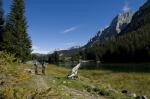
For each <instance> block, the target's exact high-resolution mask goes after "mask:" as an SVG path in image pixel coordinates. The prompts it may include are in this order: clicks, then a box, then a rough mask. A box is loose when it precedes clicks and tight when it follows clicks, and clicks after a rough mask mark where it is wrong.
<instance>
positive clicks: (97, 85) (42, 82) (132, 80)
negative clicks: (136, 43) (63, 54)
mask: <svg viewBox="0 0 150 99" xmlns="http://www.w3.org/2000/svg"><path fill="white" fill-rule="evenodd" d="M0 67H3V69H1V71H0V72H1V76H0V79H1V80H0V83H1V84H0V87H1V89H0V96H1V97H2V99H7V98H11V99H16V98H19V99H20V98H21V99H25V98H42V99H43V98H45V97H49V98H60V99H70V98H73V97H76V98H77V99H83V98H85V97H87V99H94V98H100V99H132V97H128V96H126V95H124V94H122V93H121V91H122V90H128V91H130V92H132V93H136V95H137V96H140V95H146V96H147V97H148V98H150V96H149V92H150V87H149V86H148V84H149V83H150V73H144V72H114V71H111V70H79V79H78V80H71V79H67V78H66V75H67V74H68V72H69V71H70V69H68V68H64V67H58V66H57V65H47V69H46V76H44V75H42V74H41V67H40V68H39V75H35V74H34V67H33V65H27V64H16V63H14V64H11V65H10V64H9V65H5V67H4V65H0ZM2 82H3V83H2ZM141 85H142V86H141Z"/></svg>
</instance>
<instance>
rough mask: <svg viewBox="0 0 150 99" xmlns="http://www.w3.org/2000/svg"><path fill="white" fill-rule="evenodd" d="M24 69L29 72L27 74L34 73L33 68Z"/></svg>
mask: <svg viewBox="0 0 150 99" xmlns="http://www.w3.org/2000/svg"><path fill="white" fill-rule="evenodd" d="M24 71H25V72H27V73H29V74H32V73H34V72H33V70H31V69H24Z"/></svg>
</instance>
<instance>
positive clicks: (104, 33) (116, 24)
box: [87, 11, 134, 45]
mask: <svg viewBox="0 0 150 99" xmlns="http://www.w3.org/2000/svg"><path fill="white" fill-rule="evenodd" d="M133 15H134V13H133V12H132V11H129V12H123V13H120V14H118V15H117V16H116V17H115V18H114V19H113V20H112V22H111V24H110V25H109V26H107V27H105V28H104V29H101V30H99V31H98V32H97V34H96V35H95V36H94V37H93V38H92V39H91V40H90V41H89V42H88V44H87V45H93V44H95V43H98V42H99V41H101V40H103V39H105V38H109V37H112V36H116V35H118V34H119V33H120V32H121V31H122V30H123V29H124V28H125V27H126V26H127V25H128V24H129V23H130V22H131V20H132V17H133Z"/></svg>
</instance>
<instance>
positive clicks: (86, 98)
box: [63, 86, 106, 99]
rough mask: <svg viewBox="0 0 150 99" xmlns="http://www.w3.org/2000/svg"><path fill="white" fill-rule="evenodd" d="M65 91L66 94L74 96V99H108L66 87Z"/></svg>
mask: <svg viewBox="0 0 150 99" xmlns="http://www.w3.org/2000/svg"><path fill="white" fill-rule="evenodd" d="M63 87H64V89H65V93H69V94H71V95H72V99H77V97H79V98H81V99H106V98H105V97H102V96H99V95H93V94H90V93H88V92H86V91H80V90H76V89H73V88H68V87H66V86H63Z"/></svg>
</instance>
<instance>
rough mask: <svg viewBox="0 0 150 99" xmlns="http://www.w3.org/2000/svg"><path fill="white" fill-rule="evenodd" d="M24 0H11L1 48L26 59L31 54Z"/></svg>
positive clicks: (23, 59)
mask: <svg viewBox="0 0 150 99" xmlns="http://www.w3.org/2000/svg"><path fill="white" fill-rule="evenodd" d="M24 13H25V6H24V0H13V1H12V5H11V10H10V13H9V14H8V17H7V20H6V26H5V34H4V37H3V38H4V45H3V47H4V48H3V49H4V50H6V51H7V52H10V53H13V54H15V55H16V57H17V58H19V59H21V60H22V61H26V60H28V59H29V58H30V56H31V46H32V45H31V40H30V37H29V36H28V33H27V21H26V17H25V15H24Z"/></svg>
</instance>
